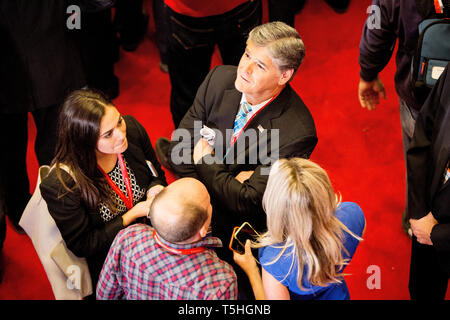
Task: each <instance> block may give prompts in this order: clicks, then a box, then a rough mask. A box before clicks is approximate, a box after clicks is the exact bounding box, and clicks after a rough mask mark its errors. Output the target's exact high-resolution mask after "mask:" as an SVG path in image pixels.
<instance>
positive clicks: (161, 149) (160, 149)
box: [155, 137, 172, 170]
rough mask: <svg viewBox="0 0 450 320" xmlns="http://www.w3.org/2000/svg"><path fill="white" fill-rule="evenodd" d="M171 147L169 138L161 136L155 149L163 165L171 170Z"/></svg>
mask: <svg viewBox="0 0 450 320" xmlns="http://www.w3.org/2000/svg"><path fill="white" fill-rule="evenodd" d="M169 148H170V140H169V139H167V138H165V137H161V138H159V139H158V140H157V141H156V144H155V151H156V155H157V156H158V159H159V163H161V165H162V166H163V167H164V168H166V169H168V170H171V169H172V167H171V166H170V163H169Z"/></svg>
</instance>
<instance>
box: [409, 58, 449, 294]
mask: <svg viewBox="0 0 450 320" xmlns="http://www.w3.org/2000/svg"><path fill="white" fill-rule="evenodd" d="M449 65H450V64H447V67H446V69H445V70H444V72H443V73H442V75H441V76H440V78H439V80H438V82H437V83H436V84H435V86H434V88H433V90H432V91H431V93H430V96H429V97H428V99H427V100H426V101H425V103H424V105H423V107H422V109H421V111H420V113H419V116H418V118H417V120H416V126H415V130H414V135H413V138H412V141H411V144H410V147H409V148H408V152H407V166H408V214H409V216H410V217H411V219H410V220H409V221H410V223H411V228H412V231H413V234H414V237H413V240H412V251H411V268H410V278H409V292H410V295H411V299H442V300H443V299H444V298H445V293H446V291H447V286H448V280H449V277H450V181H449V180H450V171H449V160H450V74H449Z"/></svg>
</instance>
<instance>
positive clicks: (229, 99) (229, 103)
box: [206, 89, 242, 155]
mask: <svg viewBox="0 0 450 320" xmlns="http://www.w3.org/2000/svg"><path fill="white" fill-rule="evenodd" d="M241 97H242V93H240V92H239V91H237V90H236V89H229V90H226V91H225V92H224V94H223V98H222V101H221V103H220V105H219V106H218V107H217V108H215V109H214V112H212V113H211V115H210V117H209V118H208V122H210V123H211V126H215V128H214V129H216V130H219V131H220V133H221V134H222V138H223V140H222V148H223V152H224V155H225V151H226V150H227V149H228V148H229V146H230V138H231V136H230V137H227V129H228V130H233V126H234V119H235V117H236V114H237V112H238V110H239V103H240V101H241ZM206 125H207V126H208V123H206ZM218 142H219V143H220V141H218V140H217V139H216V148H217V147H220V146H219V145H218ZM216 151H217V149H216Z"/></svg>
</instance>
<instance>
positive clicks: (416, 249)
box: [409, 237, 450, 300]
mask: <svg viewBox="0 0 450 320" xmlns="http://www.w3.org/2000/svg"><path fill="white" fill-rule="evenodd" d="M449 278H450V272H448V271H445V270H442V269H441V266H440V264H439V260H438V256H437V254H436V249H435V248H434V247H433V246H429V245H423V244H420V243H419V242H417V238H416V237H413V239H412V247H411V267H410V273H409V293H410V296H411V300H444V298H445V293H446V292H447V286H448V280H449Z"/></svg>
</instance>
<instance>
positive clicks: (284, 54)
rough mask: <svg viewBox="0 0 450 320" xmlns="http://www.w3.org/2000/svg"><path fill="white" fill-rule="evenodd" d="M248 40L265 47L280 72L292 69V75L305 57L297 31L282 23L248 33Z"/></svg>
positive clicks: (261, 26) (265, 25) (259, 27)
mask: <svg viewBox="0 0 450 320" xmlns="http://www.w3.org/2000/svg"><path fill="white" fill-rule="evenodd" d="M248 40H249V41H251V42H253V43H254V44H255V45H257V46H258V47H265V48H267V50H268V51H269V54H270V56H271V58H272V59H273V61H274V62H275V64H276V65H277V66H278V69H279V70H280V71H282V72H283V71H286V70H289V69H294V74H295V72H296V71H297V69H298V68H299V67H300V64H301V63H302V61H303V58H304V57H305V45H304V44H303V41H302V39H301V37H300V35H299V34H298V32H297V30H296V29H294V28H292V27H291V26H288V25H287V24H285V23H284V22H279V21H275V22H269V23H265V24H262V25H259V26H257V27H255V28H254V29H253V30H252V31H250V33H249V35H248Z"/></svg>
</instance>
